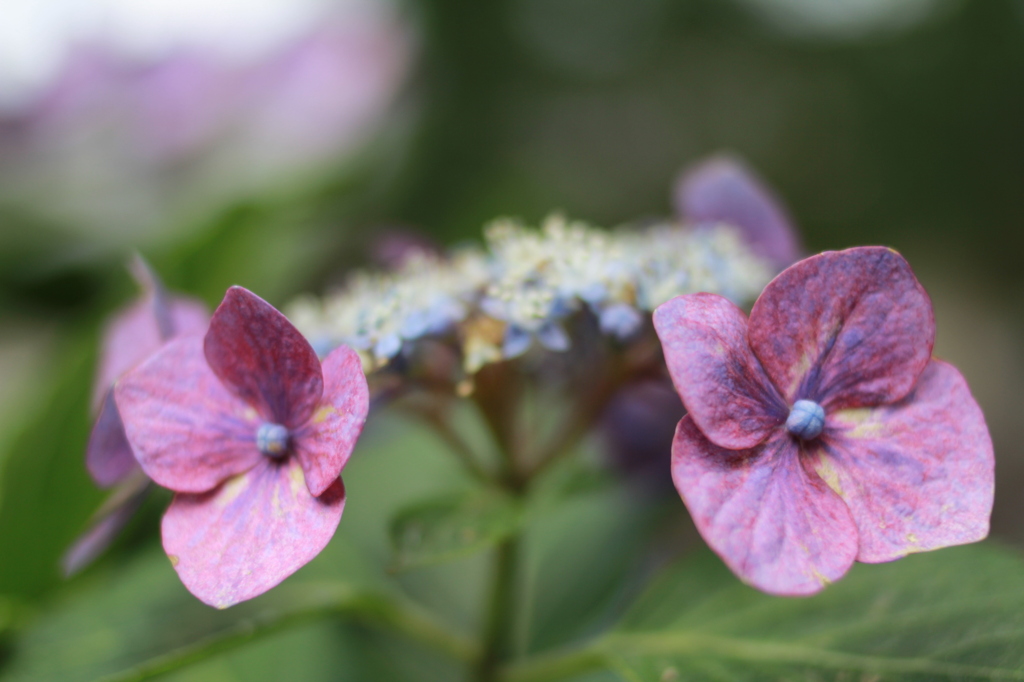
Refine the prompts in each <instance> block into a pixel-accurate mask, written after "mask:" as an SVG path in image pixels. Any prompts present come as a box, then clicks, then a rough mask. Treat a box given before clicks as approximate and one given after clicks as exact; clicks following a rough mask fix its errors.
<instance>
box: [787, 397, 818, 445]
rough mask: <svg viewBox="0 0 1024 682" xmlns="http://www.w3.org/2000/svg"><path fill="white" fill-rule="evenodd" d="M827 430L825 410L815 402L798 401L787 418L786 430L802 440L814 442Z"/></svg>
mask: <svg viewBox="0 0 1024 682" xmlns="http://www.w3.org/2000/svg"><path fill="white" fill-rule="evenodd" d="M824 428H825V409H824V408H823V407H822V406H821V405H819V404H818V403H816V402H814V401H813V400H798V401H796V402H795V403H793V408H792V409H791V410H790V411H789V417H787V418H786V430H787V431H789V432H790V433H791V434H793V435H794V436H796V437H797V438H800V439H801V440H813V439H815V438H817V437H818V436H820V435H821V431H822V429H824Z"/></svg>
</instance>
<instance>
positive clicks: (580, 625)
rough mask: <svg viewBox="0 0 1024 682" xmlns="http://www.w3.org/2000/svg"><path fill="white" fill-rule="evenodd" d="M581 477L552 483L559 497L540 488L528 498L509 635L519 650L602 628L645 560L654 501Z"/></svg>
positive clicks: (562, 641) (613, 615)
mask: <svg viewBox="0 0 1024 682" xmlns="http://www.w3.org/2000/svg"><path fill="white" fill-rule="evenodd" d="M567 468H568V469H575V467H567ZM552 475H553V476H554V474H552ZM574 478H575V476H569V477H568V478H567V479H566V481H572V480H573V479H574ZM587 479H590V480H589V482H587V483H586V484H585V485H580V486H579V487H577V486H576V485H575V484H573V485H570V486H569V487H568V488H560V487H556V488H555V491H554V492H559V493H562V494H563V495H564V496H560V497H555V496H553V495H550V496H549V495H547V494H543V493H542V491H538V493H539V494H538V498H539V499H537V500H531V506H530V511H529V520H528V525H527V529H526V535H525V543H524V549H525V551H524V552H523V572H522V573H523V577H522V595H521V600H520V601H521V603H522V605H523V610H522V612H521V613H520V615H519V619H518V620H519V623H520V626H519V632H518V633H517V634H516V637H515V639H516V649H517V650H518V651H519V652H521V653H526V652H531V651H541V650H545V649H549V648H552V647H556V646H561V645H566V644H568V643H570V642H573V641H578V640H579V639H580V638H582V637H584V636H586V635H589V634H594V633H596V632H598V631H600V630H601V629H603V628H604V627H607V626H608V625H609V624H610V623H612V622H614V619H615V618H616V616H617V615H618V614H620V613H621V611H622V610H623V609H624V608H625V607H626V606H627V605H628V604H629V603H630V597H631V596H633V595H634V594H635V591H636V590H637V589H638V586H637V585H636V584H635V580H634V578H638V577H640V576H639V573H638V570H639V569H641V568H642V566H643V563H644V561H645V559H646V554H645V552H644V548H645V545H647V544H648V542H649V538H650V536H651V533H652V532H653V530H654V527H655V521H656V520H657V518H658V511H659V506H658V504H657V503H658V501H659V500H658V498H652V497H648V496H646V495H644V494H643V493H642V491H637V490H633V489H629V488H626V487H624V486H622V485H607V484H600V485H598V484H597V483H598V480H597V479H591V478H590V476H583V477H582V478H580V479H578V482H580V483H583V482H585V481H587ZM592 484H593V485H592Z"/></svg>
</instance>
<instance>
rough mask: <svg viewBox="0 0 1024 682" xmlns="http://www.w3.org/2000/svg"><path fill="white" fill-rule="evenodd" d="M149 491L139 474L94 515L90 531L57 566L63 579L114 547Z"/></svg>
mask: <svg viewBox="0 0 1024 682" xmlns="http://www.w3.org/2000/svg"><path fill="white" fill-rule="evenodd" d="M149 491H150V483H149V481H148V480H147V479H146V478H145V477H144V476H143V475H142V474H141V473H140V474H139V476H138V480H133V481H130V482H127V483H126V485H125V486H124V488H123V489H122V490H118V491H116V492H115V493H114V495H113V496H112V498H111V500H109V501H108V502H107V503H105V504H104V505H103V508H102V509H100V511H99V512H98V513H97V514H96V518H95V519H94V520H93V521H92V522H91V523H90V525H89V528H88V529H87V530H86V531H85V532H84V533H83V534H82V535H80V536H79V537H78V538H77V539H76V540H75V542H74V544H72V545H71V547H69V548H68V551H67V552H65V553H64V556H63V557H61V561H60V564H61V569H62V570H63V571H64V577H66V578H70V577H71V576H73V575H74V574H76V573H78V572H79V571H81V570H82V569H83V568H85V567H86V566H88V565H89V564H91V563H92V562H93V561H95V560H96V558H97V557H99V556H100V555H101V554H103V552H105V551H106V549H107V548H108V547H110V545H111V544H113V542H114V540H116V539H117V536H118V534H119V533H120V532H121V530H122V529H123V528H124V527H125V525H127V523H128V522H129V521H130V520H131V518H132V516H134V515H135V512H136V511H138V509H139V507H140V506H141V505H142V502H143V500H145V499H146V495H148V494H149Z"/></svg>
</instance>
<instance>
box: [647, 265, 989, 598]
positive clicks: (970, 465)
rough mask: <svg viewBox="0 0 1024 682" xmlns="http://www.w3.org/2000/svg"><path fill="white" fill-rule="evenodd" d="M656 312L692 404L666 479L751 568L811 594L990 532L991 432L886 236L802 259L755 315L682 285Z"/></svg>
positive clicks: (707, 529) (738, 563)
mask: <svg viewBox="0 0 1024 682" xmlns="http://www.w3.org/2000/svg"><path fill="white" fill-rule="evenodd" d="M654 324H655V328H656V329H657V332H658V335H659V337H660V338H661V342H662V346H663V348H664V351H665V358H666V362H667V364H668V368H669V372H670V374H671V376H672V380H673V382H674V383H675V386H676V390H677V391H678V392H679V395H680V397H681V398H682V399H683V403H684V404H685V406H686V408H687V410H688V412H689V414H688V415H687V416H686V417H684V418H683V419H682V421H680V422H679V426H678V428H677V430H676V436H675V441H674V443H673V446H672V477H673V480H674V482H675V484H676V488H677V489H678V491H679V493H680V495H682V497H683V501H684V502H685V503H686V506H687V507H688V508H689V510H690V513H691V514H692V516H693V520H694V523H695V524H696V525H697V528H698V530H699V531H700V533H701V535H703V536H704V539H705V540H706V541H707V542H708V544H709V545H711V547H712V548H713V549H714V550H715V551H716V552H717V553H718V554H719V555H720V556H721V557H722V558H723V560H724V561H725V562H726V564H728V565H729V567H730V568H731V569H732V570H733V571H734V572H735V573H736V574H737V575H739V576H740V577H741V578H742V579H743V580H744V581H746V582H748V583H750V584H751V585H753V586H754V587H757V588H759V589H761V590H764V591H766V592H771V593H775V594H781V595H803V594H811V593H814V592H817V591H818V590H820V589H821V588H822V587H823V586H825V585H826V584H828V583H829V582H831V581H834V580H836V579H838V578H840V577H841V576H842V575H843V574H845V573H846V571H847V570H848V569H849V568H850V565H851V564H852V563H853V561H854V560H857V561H863V562H869V563H875V562H882V561H891V560H893V559H898V558H900V557H902V556H904V555H906V554H909V553H912V552H919V551H924V550H930V549H936V548H939V547H945V546H949V545H956V544H961V543H966V542H973V541H976V540H980V539H982V538H984V537H985V536H986V535H987V533H988V522H989V515H990V512H991V509H992V497H993V486H994V480H993V467H994V463H993V454H992V441H991V439H990V437H989V434H988V429H987V427H986V426H985V420H984V417H983V415H982V413H981V410H980V409H979V407H978V405H977V403H976V402H975V401H974V399H973V398H972V397H971V393H970V391H969V389H968V387H967V384H966V382H965V381H964V379H963V377H962V376H961V375H960V373H959V372H958V371H957V370H956V369H955V368H954V367H952V366H951V365H948V364H946V363H944V362H941V361H938V360H933V359H932V358H931V351H932V344H933V342H934V336H935V322H934V317H933V314H932V308H931V302H930V301H929V299H928V296H927V294H926V293H925V292H924V289H922V288H921V285H920V284H919V283H918V282H917V280H916V279H915V277H914V275H913V273H912V272H911V270H910V266H909V265H907V263H906V261H905V260H904V259H903V258H902V257H901V256H900V255H899V254H897V253H896V252H894V251H891V250H889V249H886V248H882V247H861V248H855V249H850V250H847V251H841V252H826V253H823V254H820V255H817V256H814V257H812V258H808V259H806V260H803V261H800V262H799V263H797V264H796V265H793V266H792V267H790V268H788V269H787V270H785V271H784V272H782V273H781V274H780V275H779V276H778V277H776V278H775V279H774V280H773V281H772V282H771V283H770V284H769V285H768V286H767V287H766V288H765V290H764V292H763V293H762V294H761V296H760V298H758V300H757V302H756V303H755V304H754V307H753V309H752V311H751V313H750V318H749V321H748V320H747V318H746V317H745V316H744V314H743V313H742V312H741V311H740V310H739V309H738V308H736V306H734V305H733V304H732V303H730V302H729V301H727V300H726V299H724V298H722V297H720V296H715V295H713V294H691V295H688V296H681V297H678V298H675V299H673V300H671V301H669V302H668V303H665V304H664V305H662V306H661V307H659V308H658V309H657V310H656V311H655V313H654Z"/></svg>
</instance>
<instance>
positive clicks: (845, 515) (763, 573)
mask: <svg viewBox="0 0 1024 682" xmlns="http://www.w3.org/2000/svg"><path fill="white" fill-rule="evenodd" d="M672 480H673V481H674V482H675V484H676V489H677V490H678V491H679V494H680V495H682V497H683V502H685V503H686V506H687V508H688V509H689V510H690V515H691V516H692V517H693V521H694V523H695V524H696V525H697V530H699V531H700V534H701V535H702V536H703V537H704V540H705V541H706V542H707V543H708V545H710V546H711V548H712V549H713V550H715V552H717V553H718V554H719V556H721V557H722V559H723V560H724V561H725V563H726V564H727V565H728V566H729V568H731V569H732V570H733V572H734V573H736V575H738V576H739V577H740V578H741V579H742V580H743V581H744V582H746V583H749V584H750V585H752V586H754V587H756V588H757V589H759V590H763V591H764V592H769V593H772V594H778V595H789V596H796V595H805V594H813V593H814V592H817V591H818V590H820V589H821V588H823V587H824V586H825V585H827V584H828V583H830V582H832V581H834V580H837V579H839V578H840V577H842V576H843V574H844V573H846V571H847V570H848V569H849V568H850V565H851V564H852V563H853V560H854V557H855V556H856V555H857V528H856V526H855V525H854V523H853V519H852V518H851V517H850V511H849V509H847V508H846V505H845V504H843V501H842V500H841V499H840V498H839V496H838V495H836V494H835V493H834V492H832V490H830V489H829V487H828V486H827V485H825V483H824V482H823V481H822V480H821V479H820V478H818V476H817V475H815V474H814V473H813V472H812V473H808V472H807V471H806V470H805V469H804V467H803V465H802V464H801V454H800V452H799V450H798V448H797V445H796V444H795V442H794V441H793V440H792V439H791V438H789V436H788V435H781V436H780V437H777V438H773V439H770V440H768V441H766V442H765V443H764V444H762V445H759V446H758V447H757V448H754V449H752V450H742V451H733V450H723V449H722V448H719V447H717V446H716V445H715V444H714V443H712V442H711V441H709V440H707V439H706V438H705V437H704V435H703V434H701V432H700V431H699V430H698V429H697V427H696V426H695V425H694V423H693V421H692V420H691V419H690V418H689V417H683V419H682V421H680V422H679V426H678V428H677V429H676V438H675V441H674V442H673V444H672Z"/></svg>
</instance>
